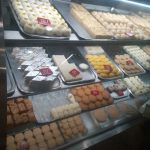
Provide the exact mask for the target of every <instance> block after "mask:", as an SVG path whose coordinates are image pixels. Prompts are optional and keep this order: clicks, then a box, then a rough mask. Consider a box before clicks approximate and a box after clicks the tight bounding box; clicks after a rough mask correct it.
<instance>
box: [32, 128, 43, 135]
mask: <svg viewBox="0 0 150 150" xmlns="http://www.w3.org/2000/svg"><path fill="white" fill-rule="evenodd" d="M41 133H42V132H41V129H40V128H35V129H33V135H34V136H35V137H36V136H37V135H40V134H41Z"/></svg>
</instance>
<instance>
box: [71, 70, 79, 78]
mask: <svg viewBox="0 0 150 150" xmlns="http://www.w3.org/2000/svg"><path fill="white" fill-rule="evenodd" d="M69 73H70V74H71V75H72V76H73V77H76V76H78V75H79V74H80V72H79V71H78V70H76V69H72V70H71V71H70V72H69Z"/></svg>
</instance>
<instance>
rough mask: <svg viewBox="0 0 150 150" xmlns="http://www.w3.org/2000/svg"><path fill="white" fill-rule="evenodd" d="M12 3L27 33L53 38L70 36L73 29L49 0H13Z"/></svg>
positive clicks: (18, 19) (20, 23)
mask: <svg viewBox="0 0 150 150" xmlns="http://www.w3.org/2000/svg"><path fill="white" fill-rule="evenodd" d="M11 3H12V6H13V9H14V10H15V13H16V16H17V21H19V25H20V27H22V29H23V31H24V32H25V33H26V34H29V35H38V36H41V35H44V36H48V37H53V38H54V37H69V36H70V34H71V29H70V28H69V27H68V25H67V24H66V22H65V20H64V19H63V18H62V16H61V15H60V14H59V13H58V11H57V10H56V9H55V8H54V7H53V6H52V5H51V4H50V2H49V1H48V0H42V1H41V0H36V1H30V0H11ZM27 12H28V13H27Z"/></svg>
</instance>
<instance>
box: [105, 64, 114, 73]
mask: <svg viewBox="0 0 150 150" xmlns="http://www.w3.org/2000/svg"><path fill="white" fill-rule="evenodd" d="M104 69H105V70H108V71H109V72H112V71H113V69H112V67H111V66H110V65H104Z"/></svg>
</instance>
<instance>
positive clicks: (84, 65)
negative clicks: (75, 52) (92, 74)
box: [79, 63, 89, 70]
mask: <svg viewBox="0 0 150 150" xmlns="http://www.w3.org/2000/svg"><path fill="white" fill-rule="evenodd" d="M79 68H80V69H81V70H87V69H88V68H89V66H88V65H87V64H85V63H81V64H79Z"/></svg>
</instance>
